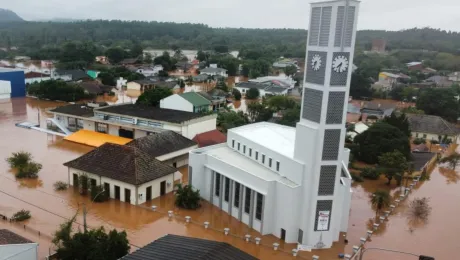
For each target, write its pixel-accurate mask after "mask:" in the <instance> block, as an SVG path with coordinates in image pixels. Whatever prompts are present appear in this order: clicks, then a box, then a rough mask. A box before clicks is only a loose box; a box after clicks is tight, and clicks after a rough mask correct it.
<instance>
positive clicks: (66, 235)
mask: <svg viewBox="0 0 460 260" xmlns="http://www.w3.org/2000/svg"><path fill="white" fill-rule="evenodd" d="M75 216H76V215H75ZM75 216H74V218H72V219H71V220H69V221H67V222H65V223H64V224H62V225H61V226H60V229H58V230H57V231H56V233H55V235H54V238H53V243H54V244H55V245H56V246H57V247H58V249H57V250H56V255H57V257H58V259H62V260H74V259H107V260H116V259H120V258H121V257H123V256H125V255H127V254H128V253H129V249H130V246H129V241H128V238H127V234H126V232H125V231H122V232H118V231H116V230H115V229H114V230H112V231H110V232H109V233H108V234H107V233H106V232H105V230H104V228H103V227H100V228H98V229H92V230H90V231H88V232H83V233H82V232H80V231H79V232H76V233H74V234H72V222H73V221H74V219H75Z"/></svg>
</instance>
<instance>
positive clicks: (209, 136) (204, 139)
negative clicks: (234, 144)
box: [193, 129, 227, 147]
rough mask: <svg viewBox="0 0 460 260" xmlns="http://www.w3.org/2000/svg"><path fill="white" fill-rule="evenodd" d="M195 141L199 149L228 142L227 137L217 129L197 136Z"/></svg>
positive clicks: (194, 138)
mask: <svg viewBox="0 0 460 260" xmlns="http://www.w3.org/2000/svg"><path fill="white" fill-rule="evenodd" d="M193 141H195V142H197V143H198V146H199V147H206V146H210V145H215V144H221V143H225V142H227V136H226V135H224V134H223V133H221V132H220V131H219V130H217V129H216V130H211V131H208V132H204V133H201V134H197V135H195V137H193Z"/></svg>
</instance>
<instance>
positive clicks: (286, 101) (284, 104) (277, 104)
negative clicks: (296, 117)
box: [267, 96, 298, 111]
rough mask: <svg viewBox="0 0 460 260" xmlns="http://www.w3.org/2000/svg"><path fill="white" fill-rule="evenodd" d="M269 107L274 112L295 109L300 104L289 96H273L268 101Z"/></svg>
mask: <svg viewBox="0 0 460 260" xmlns="http://www.w3.org/2000/svg"><path fill="white" fill-rule="evenodd" d="M267 105H268V106H269V107H270V108H271V109H273V110H274V111H280V110H286V109H292V108H295V107H296V106H298V103H297V102H296V101H295V100H294V99H292V98H290V97H288V96H273V97H270V98H268V99H267Z"/></svg>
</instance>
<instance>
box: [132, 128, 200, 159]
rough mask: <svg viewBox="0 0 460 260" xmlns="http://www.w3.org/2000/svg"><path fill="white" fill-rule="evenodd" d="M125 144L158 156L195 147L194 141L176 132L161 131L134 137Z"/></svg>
mask: <svg viewBox="0 0 460 260" xmlns="http://www.w3.org/2000/svg"><path fill="white" fill-rule="evenodd" d="M126 145H127V146H132V147H136V148H137V149H139V150H141V151H143V152H144V153H147V154H149V155H150V156H152V157H158V156H162V155H165V154H169V153H173V152H176V151H179V150H183V149H186V148H191V147H195V146H196V143H195V142H194V141H192V140H190V139H188V138H186V137H184V136H182V135H181V134H178V133H176V132H173V131H162V132H160V133H157V134H151V135H148V136H145V137H142V138H138V139H135V140H133V141H131V142H129V143H127V144H126Z"/></svg>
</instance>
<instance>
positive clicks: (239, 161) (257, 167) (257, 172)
mask: <svg viewBox="0 0 460 260" xmlns="http://www.w3.org/2000/svg"><path fill="white" fill-rule="evenodd" d="M209 148H211V147H209ZM204 149H206V148H204ZM203 153H206V154H208V155H209V156H211V157H214V158H216V159H217V160H220V161H222V162H224V163H226V164H228V165H231V166H233V167H236V168H239V169H241V170H243V171H245V172H247V173H248V174H251V175H254V176H255V177H257V178H260V179H262V180H265V181H278V182H281V183H284V184H286V185H288V186H290V187H297V186H299V185H298V184H297V183H295V182H293V181H291V180H289V179H287V178H286V177H283V176H281V175H280V174H278V173H276V172H274V171H272V170H270V169H269V168H267V167H265V166H263V165H262V164H259V163H258V162H256V161H254V160H252V159H250V158H248V157H246V156H244V155H242V154H240V153H239V152H237V151H235V150H234V149H231V148H230V147H228V146H227V144H226V143H225V144H220V145H215V146H212V149H209V150H205V151H204V152H203Z"/></svg>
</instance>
